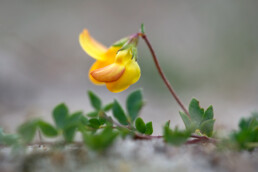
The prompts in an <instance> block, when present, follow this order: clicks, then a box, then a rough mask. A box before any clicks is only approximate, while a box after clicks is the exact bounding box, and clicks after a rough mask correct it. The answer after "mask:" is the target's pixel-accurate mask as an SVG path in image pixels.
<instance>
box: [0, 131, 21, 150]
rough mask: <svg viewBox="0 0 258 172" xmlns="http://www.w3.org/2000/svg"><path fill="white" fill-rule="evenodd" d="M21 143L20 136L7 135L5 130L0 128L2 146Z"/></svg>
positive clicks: (0, 143)
mask: <svg viewBox="0 0 258 172" xmlns="http://www.w3.org/2000/svg"><path fill="white" fill-rule="evenodd" d="M18 142H19V136H18V135H17V134H6V133H4V131H3V129H2V128H0V145H10V146H13V145H16V144H18Z"/></svg>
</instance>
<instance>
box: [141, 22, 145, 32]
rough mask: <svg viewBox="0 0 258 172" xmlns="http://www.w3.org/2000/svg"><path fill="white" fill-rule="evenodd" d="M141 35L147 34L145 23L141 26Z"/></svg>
mask: <svg viewBox="0 0 258 172" xmlns="http://www.w3.org/2000/svg"><path fill="white" fill-rule="evenodd" d="M141 33H142V34H145V27H144V24H143V23H142V24H141Z"/></svg>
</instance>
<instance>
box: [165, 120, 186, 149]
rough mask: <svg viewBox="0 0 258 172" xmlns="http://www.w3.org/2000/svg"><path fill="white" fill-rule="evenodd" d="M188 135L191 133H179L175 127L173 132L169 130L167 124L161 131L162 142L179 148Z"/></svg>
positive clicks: (184, 131)
mask: <svg viewBox="0 0 258 172" xmlns="http://www.w3.org/2000/svg"><path fill="white" fill-rule="evenodd" d="M190 135H191V132H190V131H189V130H183V131H180V130H178V128H177V127H176V128H175V129H174V130H171V129H170V128H169V126H168V125H167V124H166V125H165V126H164V129H163V137H164V140H165V141H166V142H167V143H169V144H171V145H174V146H180V145H182V144H184V143H185V142H186V141H187V139H188V138H189V137H190Z"/></svg>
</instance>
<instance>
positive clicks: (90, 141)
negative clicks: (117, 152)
mask: <svg viewBox="0 0 258 172" xmlns="http://www.w3.org/2000/svg"><path fill="white" fill-rule="evenodd" d="M117 136H118V132H115V131H113V129H112V128H111V127H107V128H105V129H104V130H103V131H102V132H101V133H98V134H90V133H86V132H84V133H83V140H84V143H85V144H86V146H88V147H89V148H90V149H93V150H97V151H103V150H105V149H106V148H108V147H109V146H110V145H111V144H112V143H113V141H114V140H115V138H116V137H117Z"/></svg>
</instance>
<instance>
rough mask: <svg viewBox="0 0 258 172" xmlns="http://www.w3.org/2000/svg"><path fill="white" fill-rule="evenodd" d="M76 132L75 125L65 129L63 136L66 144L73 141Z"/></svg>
mask: <svg viewBox="0 0 258 172" xmlns="http://www.w3.org/2000/svg"><path fill="white" fill-rule="evenodd" d="M76 130H77V126H75V125H70V126H67V127H66V128H64V130H63V136H64V139H65V141H66V142H68V143H71V142H72V141H73V139H74V136H75V132H76Z"/></svg>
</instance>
